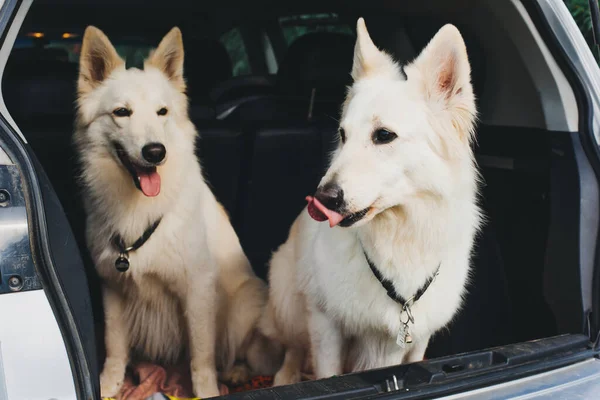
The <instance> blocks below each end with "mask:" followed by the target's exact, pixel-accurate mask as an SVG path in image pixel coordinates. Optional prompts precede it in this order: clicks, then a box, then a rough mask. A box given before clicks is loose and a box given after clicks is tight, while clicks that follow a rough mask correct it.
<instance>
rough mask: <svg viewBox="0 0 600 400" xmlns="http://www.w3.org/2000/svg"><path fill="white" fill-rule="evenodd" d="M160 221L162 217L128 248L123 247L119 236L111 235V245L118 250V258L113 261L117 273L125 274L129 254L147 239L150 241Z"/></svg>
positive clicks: (123, 244)
mask: <svg viewBox="0 0 600 400" xmlns="http://www.w3.org/2000/svg"><path fill="white" fill-rule="evenodd" d="M161 220H162V217H161V218H159V219H158V220H156V222H155V223H153V224H152V225H150V226H149V227H148V228H146V230H145V231H144V233H143V234H142V236H140V237H139V238H138V239H137V240H136V241H135V242H134V243H133V244H132V245H131V246H129V247H127V246H126V245H125V241H124V240H123V238H122V237H121V235H120V234H118V233H115V234H114V235H113V238H112V243H113V245H114V246H115V247H116V248H117V250H119V257H118V258H117V260H116V261H115V267H116V268H117V270H118V271H119V272H125V271H127V270H128V269H129V252H131V251H135V250H137V249H139V248H140V247H142V246H143V245H144V243H146V242H147V241H148V239H150V236H152V234H153V233H154V231H155V230H156V228H158V225H159V224H160V221H161Z"/></svg>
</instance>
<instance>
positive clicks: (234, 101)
mask: <svg viewBox="0 0 600 400" xmlns="http://www.w3.org/2000/svg"><path fill="white" fill-rule="evenodd" d="M523 3H526V2H523ZM141 13H143V16H141ZM360 16H362V17H364V18H365V20H366V24H367V26H368V28H369V31H370V33H371V35H372V37H373V41H374V42H375V43H376V44H377V45H378V46H380V47H381V48H383V49H385V50H387V51H388V52H389V53H390V54H392V55H393V56H394V58H395V59H397V60H398V61H400V62H401V63H404V64H405V63H408V62H410V61H411V60H412V59H414V57H415V56H416V55H417V54H418V53H419V52H420V51H421V49H422V48H423V47H424V46H425V45H426V44H427V43H428V41H429V40H430V39H431V38H432V37H433V35H434V34H435V33H436V32H437V30H438V29H439V28H440V27H442V26H443V25H444V24H446V23H453V24H455V25H456V26H457V27H458V28H459V29H460V31H461V33H462V34H463V37H464V39H465V42H466V46H467V51H468V55H469V59H470V63H471V67H472V82H473V84H474V89H475V94H476V97H477V104H478V109H479V122H478V126H477V134H476V143H475V144H474V150H475V153H476V157H477V161H478V164H479V167H480V171H481V175H482V179H481V199H480V201H481V205H482V207H483V209H484V212H485V217H486V224H485V227H484V229H483V231H482V232H481V234H480V235H479V236H478V238H477V242H476V248H475V251H474V257H473V261H472V276H471V281H470V284H469V286H468V294H467V295H466V297H465V303H464V307H463V309H462V311H461V312H460V313H459V315H458V316H457V317H456V318H455V320H454V321H453V322H452V323H451V325H450V326H449V327H448V328H447V329H445V330H444V331H442V332H440V333H439V334H437V335H436V336H435V337H434V339H433V340H432V342H431V343H430V346H429V348H428V351H427V355H426V357H427V358H435V357H441V356H445V355H450V354H457V353H463V352H468V351H473V350H478V349H485V348H489V347H492V346H498V345H503V344H509V343H518V342H523V341H528V340H533V339H538V338H543V337H549V336H553V335H557V334H560V333H580V332H583V330H584V327H585V319H586V315H585V310H584V306H583V305H582V300H581V284H580V280H581V276H580V268H579V264H580V262H581V260H580V255H579V240H580V238H579V235H578V232H579V226H580V225H579V224H580V220H579V216H580V206H581V205H580V204H581V203H580V188H579V181H578V178H577V175H578V166H577V159H576V152H577V151H578V149H577V146H576V142H575V141H574V139H573V137H574V135H575V136H576V132H577V131H578V129H579V128H578V123H577V121H578V110H577V105H576V102H575V97H574V94H573V90H572V89H571V87H570V86H569V83H568V81H567V79H566V78H565V76H564V74H563V73H562V72H561V70H560V68H558V67H557V63H556V62H555V61H554V60H553V59H552V55H551V54H550V53H549V52H548V51H547V48H546V49H545V47H544V46H545V45H544V42H543V40H542V39H541V38H540V35H539V34H538V33H536V32H537V31H536V26H535V24H534V22H532V20H531V18H530V17H529V16H528V9H527V7H526V6H525V5H524V4H522V3H521V2H519V1H515V2H513V1H497V0H453V1H447V0H422V1H419V2H404V1H399V2H389V1H386V0H372V1H369V2H343V1H340V0H337V1H334V0H322V1H315V0H307V1H302V2H293V3H289V4H283V2H275V1H271V0H266V1H256V2H242V1H232V2H228V3H227V5H225V4H221V2H207V1H206V2H192V1H188V2H185V1H175V0H174V1H171V2H169V4H168V5H167V6H166V7H165V5H164V3H162V2H158V1H146V2H141V1H138V0H133V1H131V2H127V3H126V2H116V1H114V0H109V1H102V2H101V1H85V2H81V1H74V0H72V1H67V0H61V1H58V2H50V1H46V0H36V1H34V2H33V5H32V6H31V9H30V10H29V12H28V14H27V17H26V19H25V22H24V24H23V26H22V28H21V31H20V33H19V36H18V37H17V40H16V42H15V46H14V48H13V51H12V53H11V55H10V57H9V60H8V64H7V66H6V69H5V71H4V75H3V77H2V96H3V98H4V102H5V104H6V106H7V108H8V110H9V112H10V114H11V117H12V118H13V119H14V121H15V122H16V124H17V125H18V127H19V129H20V131H21V132H22V133H23V135H24V137H25V138H26V140H27V142H28V144H29V146H31V149H32V151H33V153H34V154H35V156H36V157H37V159H38V160H39V162H40V164H41V166H42V167H43V169H44V171H45V173H46V174H47V176H48V178H49V179H50V182H51V183H52V186H53V189H54V191H55V192H56V195H57V196H58V199H59V200H60V203H61V205H62V208H63V209H64V212H65V214H66V217H67V218H68V221H69V223H70V225H71V229H72V231H73V233H74V237H75V238H76V241H77V244H78V248H79V251H80V254H81V256H82V258H83V260H84V268H85V272H86V275H87V279H88V283H89V296H90V299H91V304H92V305H93V312H92V313H93V315H91V314H92V313H90V315H86V316H82V317H81V321H83V322H81V323H82V324H83V325H82V328H81V329H83V330H86V329H87V328H85V327H93V328H92V331H91V332H88V334H89V335H91V337H94V335H95V343H96V345H97V346H98V351H99V352H98V354H99V355H101V354H102V347H103V333H102V332H103V329H104V327H103V314H102V306H101V301H100V291H99V285H100V282H99V280H98V278H97V277H96V275H95V271H94V267H93V265H92V263H91V261H90V259H89V256H88V255H87V251H86V247H85V237H84V236H85V235H84V229H85V214H84V211H83V208H82V204H81V199H80V196H79V189H78V184H77V178H76V177H77V161H76V156H75V153H74V148H73V146H72V143H71V135H72V131H73V119H74V109H75V98H76V97H75V96H76V79H77V73H78V52H79V50H80V45H81V37H82V34H83V31H84V29H85V27H86V26H87V25H95V26H97V27H98V28H100V29H102V30H103V31H104V32H105V33H106V34H107V36H108V37H109V38H110V40H111V41H112V43H113V44H114V45H115V47H116V48H117V50H118V51H119V53H120V54H121V56H122V57H123V58H126V61H127V66H128V67H129V68H136V67H140V68H141V61H142V60H143V58H144V56H145V55H147V54H148V52H149V51H150V49H151V48H152V47H154V46H156V45H157V44H158V42H159V40H160V38H161V37H162V36H163V35H164V34H165V33H166V32H168V30H169V29H170V28H171V27H173V26H179V27H180V28H181V30H182V33H183V40H184V47H185V76H186V80H187V85H188V94H189V101H190V103H189V104H190V117H191V119H192V121H193V122H194V124H195V126H196V128H197V130H198V132H199V137H198V140H197V153H198V157H199V159H200V160H201V165H202V167H203V171H204V174H205V177H206V179H207V181H208V182H209V185H210V186H211V188H212V189H213V191H214V193H215V195H216V197H217V199H218V200H219V201H220V202H221V203H222V204H223V205H224V207H225V208H226V210H227V212H228V214H229V216H230V218H231V221H232V224H233V227H234V228H235V230H236V232H237V234H238V236H239V238H240V240H241V243H242V246H243V248H244V251H245V252H246V254H247V256H248V257H249V259H250V261H251V263H252V265H253V268H254V270H255V271H256V273H257V274H258V275H259V276H260V277H262V278H264V279H267V274H268V261H269V258H270V255H271V253H272V252H273V251H274V250H275V249H276V248H277V247H278V246H279V245H280V244H282V243H283V242H284V241H285V239H286V237H287V234H288V230H289V228H290V226H291V223H292V222H293V220H294V219H295V218H296V216H297V215H298V213H299V212H301V211H302V209H303V207H304V205H305V200H304V198H305V196H307V195H311V194H312V193H314V191H315V189H316V187H317V184H318V182H319V180H320V178H321V176H322V175H323V173H324V172H325V170H326V168H327V163H328V157H329V153H330V151H331V150H332V148H333V146H334V145H335V143H336V140H337V121H338V118H339V112H340V107H341V104H342V102H343V100H344V96H345V93H346V88H347V86H348V85H349V84H351V78H350V70H351V66H352V57H353V50H354V41H355V26H356V20H357V18H358V17H360ZM517 35H518V38H519V39H517ZM398 112H404V110H398ZM78 267H79V266H78V265H75V266H73V265H65V266H61V265H58V266H57V268H58V274H59V275H64V276H66V275H68V274H69V270H68V269H69V268H78ZM86 295H87V294H86ZM72 296H73V298H71V299H70V302H77V301H78V299H77V298H76V297H75V296H80V294H72ZM84 325H85V326H84ZM97 361H98V365H101V363H102V357H98V360H97Z"/></svg>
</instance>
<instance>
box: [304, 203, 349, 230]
mask: <svg viewBox="0 0 600 400" xmlns="http://www.w3.org/2000/svg"><path fill="white" fill-rule="evenodd" d="M306 201H308V214H309V215H310V216H311V218H312V219H314V220H315V221H319V222H322V221H326V220H329V227H330V228H333V227H334V226H336V225H337V224H339V223H340V222H342V220H343V219H344V216H343V215H342V214H339V213H337V212H335V211H332V210H330V209H328V208H327V207H325V206H324V205H323V203H321V202H320V201H319V200H317V199H316V198H314V197H312V196H306Z"/></svg>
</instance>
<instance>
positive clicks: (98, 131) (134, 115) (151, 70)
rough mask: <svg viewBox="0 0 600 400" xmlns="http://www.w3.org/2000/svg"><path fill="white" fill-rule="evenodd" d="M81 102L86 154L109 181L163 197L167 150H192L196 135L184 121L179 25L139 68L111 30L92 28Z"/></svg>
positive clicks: (82, 61) (84, 46)
mask: <svg viewBox="0 0 600 400" xmlns="http://www.w3.org/2000/svg"><path fill="white" fill-rule="evenodd" d="M77 102H78V115H77V126H78V135H79V136H84V137H78V138H77V141H79V142H82V143H85V145H82V146H79V147H80V148H79V151H80V153H82V154H80V155H81V157H82V158H83V159H86V157H87V158H88V159H93V160H94V162H95V165H94V166H92V168H99V169H102V173H103V176H104V177H107V179H108V180H113V181H114V180H126V181H127V182H128V183H127V184H128V185H131V186H130V187H135V188H137V189H139V190H140V191H141V192H142V193H143V194H144V195H145V196H148V197H155V196H158V195H159V193H160V190H161V175H162V174H164V173H165V171H166V168H168V165H169V163H172V161H171V160H170V156H171V157H175V158H177V157H178V156H175V154H181V151H179V153H178V151H177V150H178V149H193V144H191V145H190V143H193V141H194V135H195V131H194V129H193V128H192V129H190V127H189V126H188V123H187V122H188V118H187V98H186V95H185V81H184V78H183V43H182V37H181V31H180V30H179V29H178V28H173V29H172V30H171V31H170V32H169V33H168V34H167V35H166V36H165V37H164V38H163V40H162V41H161V42H160V44H159V46H158V48H156V50H154V51H153V52H152V53H151V54H150V55H149V57H148V58H147V59H146V60H145V62H144V69H143V70H140V69H137V68H130V69H126V68H125V62H124V61H123V60H122V59H121V58H120V57H119V55H118V54H117V52H116V50H115V48H114V47H113V45H112V44H111V43H110V41H109V40H108V38H107V37H106V35H104V33H103V32H102V31H100V30H99V29H97V28H95V27H92V26H90V27H88V28H87V29H86V31H85V34H84V37H83V43H82V46H81V56H80V66H79V79H78V100H77ZM192 151H193V150H192ZM88 172H90V173H91V171H88ZM118 183H119V182H114V184H118ZM121 183H123V182H121Z"/></svg>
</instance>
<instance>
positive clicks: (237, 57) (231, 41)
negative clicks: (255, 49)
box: [219, 28, 252, 76]
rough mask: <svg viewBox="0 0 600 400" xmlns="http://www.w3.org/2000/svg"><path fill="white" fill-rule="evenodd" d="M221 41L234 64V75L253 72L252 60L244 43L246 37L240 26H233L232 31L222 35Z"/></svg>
mask: <svg viewBox="0 0 600 400" xmlns="http://www.w3.org/2000/svg"><path fill="white" fill-rule="evenodd" d="M219 40H220V42H221V43H222V44H223V46H225V49H226V50H227V53H228V54H229V58H230V59H231V64H232V66H233V76H240V75H249V74H251V73H252V69H251V68H250V62H249V61H248V53H247V52H246V46H245V45H244V39H243V38H242V34H241V32H240V30H239V29H238V28H233V29H231V30H230V31H228V32H226V33H224V34H223V35H221V38H220V39H219Z"/></svg>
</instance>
